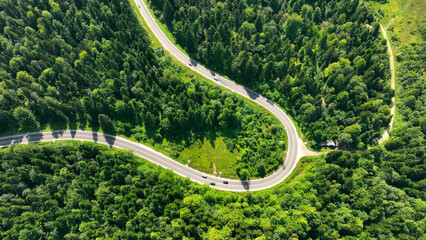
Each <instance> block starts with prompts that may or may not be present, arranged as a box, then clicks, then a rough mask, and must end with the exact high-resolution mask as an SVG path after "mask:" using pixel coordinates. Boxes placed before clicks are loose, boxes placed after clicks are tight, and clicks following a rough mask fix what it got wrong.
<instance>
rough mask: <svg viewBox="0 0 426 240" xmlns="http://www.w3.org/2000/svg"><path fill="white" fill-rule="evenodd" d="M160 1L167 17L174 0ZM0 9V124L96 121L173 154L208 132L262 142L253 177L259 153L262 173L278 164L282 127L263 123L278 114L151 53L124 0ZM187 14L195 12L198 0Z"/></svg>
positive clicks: (238, 143) (247, 145) (0, 130)
mask: <svg viewBox="0 0 426 240" xmlns="http://www.w3.org/2000/svg"><path fill="white" fill-rule="evenodd" d="M161 4H162V7H164V10H165V13H166V14H165V17H166V18H169V17H170V18H173V14H174V13H173V12H170V11H173V8H172V7H173V6H172V5H171V4H170V3H169V2H164V3H161ZM0 9H2V10H1V12H2V14H1V16H0V28H1V29H6V31H5V32H2V33H1V35H0V120H1V124H0V134H2V135H5V134H12V133H16V132H17V131H28V130H37V129H45V128H50V129H63V128H67V127H68V128H71V129H75V128H82V129H86V128H90V129H93V130H99V129H101V130H102V131H104V132H108V133H112V134H122V135H125V136H128V137H130V136H131V135H134V137H135V139H137V140H138V141H143V142H148V143H149V144H151V145H157V147H158V148H163V150H164V151H165V152H167V153H169V154H170V155H171V156H172V157H175V158H178V157H179V154H180V152H181V151H182V150H183V149H184V148H186V147H188V146H191V145H193V144H196V143H197V142H199V141H203V140H204V139H205V137H206V136H207V135H210V136H213V137H212V139H211V140H212V141H214V140H215V138H217V137H220V138H225V139H226V142H228V143H229V144H227V146H229V148H228V149H226V151H228V153H229V154H230V155H231V154H235V155H237V156H238V155H241V153H240V152H241V151H242V150H243V149H249V150H252V151H253V152H259V149H267V150H268V151H263V152H262V153H259V154H258V155H256V158H253V159H251V161H252V162H251V163H250V166H248V169H249V171H250V175H251V176H253V177H259V175H258V174H257V170H256V167H255V166H256V164H257V163H259V162H263V163H265V164H266V165H267V166H268V167H267V168H266V171H267V173H270V172H271V171H273V170H274V169H277V168H278V167H279V166H280V165H281V164H282V160H283V155H284V151H285V147H284V146H280V147H277V146H276V144H275V143H274V141H275V140H277V141H284V140H285V134H284V133H285V132H284V130H283V129H281V131H280V132H275V133H272V131H271V129H272V125H275V124H278V122H277V121H276V120H275V119H273V118H271V117H270V116H269V115H265V114H264V113H263V112H261V111H260V110H259V109H256V108H255V107H253V106H250V105H248V104H246V103H245V101H244V100H243V98H241V97H236V96H235V95H234V94H231V93H229V92H224V91H222V90H221V89H220V88H219V87H215V86H212V85H210V84H207V83H205V82H203V81H201V80H200V79H199V78H197V77H194V76H192V75H189V74H186V73H184V72H183V69H182V68H181V67H180V66H179V65H177V64H175V63H173V62H172V61H171V59H170V58H167V57H162V58H160V57H158V56H157V55H156V53H155V51H154V50H153V49H152V47H151V45H150V41H149V39H148V38H147V35H146V32H145V31H144V30H143V29H142V28H141V26H140V24H139V22H138V21H137V19H136V17H135V15H134V12H133V9H132V8H131V6H130V4H129V3H128V2H120V1H110V0H102V1H101V0H96V1H89V2H88V1H78V0H75V1H64V0H58V1H42V2H38V1H36V2H29V3H28V2H24V1H19V3H15V1H11V0H6V1H1V2H0ZM170 13H171V16H170V15H169V14H170ZM189 14H190V17H191V18H197V17H198V13H197V9H196V8H191V9H190V10H189ZM224 28H225V26H224ZM224 32H226V31H225V29H224ZM188 33H189V34H192V33H191V32H188ZM185 34H186V33H185ZM184 36H185V37H186V36H187V35H184ZM186 39H188V38H186ZM188 44H189V45H190V46H195V44H194V43H190V41H189V40H188ZM217 54H218V55H222V53H217ZM246 137H247V138H253V139H256V141H251V142H246V141H244V140H243V139H244V138H246ZM240 139H241V140H240ZM163 142H167V143H168V144H167V145H165V146H163ZM182 142H185V143H186V144H185V145H182ZM239 164H240V163H237V166H236V167H238V165H239ZM202 170H203V171H208V170H209V168H206V169H202ZM218 171H220V169H219V170H218ZM231 175H232V176H236V175H237V172H236V171H235V170H234V172H233V174H231Z"/></svg>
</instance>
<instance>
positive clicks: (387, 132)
mask: <svg viewBox="0 0 426 240" xmlns="http://www.w3.org/2000/svg"><path fill="white" fill-rule="evenodd" d="M393 20H395V18H392V20H391V21H389V22H390V23H388V24H387V25H386V28H387V27H389V25H390V24H391V23H392V22H393ZM386 28H384V27H383V25H382V24H380V30H381V32H382V34H383V37H384V38H385V39H386V45H387V46H388V54H389V63H390V70H391V89H392V90H394V91H395V61H394V58H393V52H392V46H391V44H390V42H389V39H388V36H387V34H386ZM391 114H392V118H391V121H390V123H389V126H388V127H387V128H386V131H385V132H384V133H383V136H382V137H381V138H380V139H379V144H381V143H382V142H383V141H386V140H387V139H388V138H389V134H390V132H391V130H392V126H393V121H394V120H395V97H393V98H392V103H391Z"/></svg>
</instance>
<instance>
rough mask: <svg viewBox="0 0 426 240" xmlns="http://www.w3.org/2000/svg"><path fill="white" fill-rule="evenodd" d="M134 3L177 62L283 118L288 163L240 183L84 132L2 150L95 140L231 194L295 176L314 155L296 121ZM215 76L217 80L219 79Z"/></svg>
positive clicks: (2, 141)
mask: <svg viewBox="0 0 426 240" xmlns="http://www.w3.org/2000/svg"><path fill="white" fill-rule="evenodd" d="M134 1H135V3H136V5H137V6H138V8H139V10H140V12H141V14H142V16H143V17H144V19H145V21H146V22H147V24H148V26H149V27H150V28H151V30H152V32H153V33H154V35H155V36H156V37H157V38H158V40H159V41H160V42H161V43H162V45H163V47H164V48H165V49H166V50H168V51H169V52H170V54H172V55H173V56H174V57H176V59H178V60H179V61H181V62H182V63H184V64H189V63H191V64H192V66H191V69H192V70H193V71H195V72H197V73H199V74H201V75H203V76H204V77H206V78H207V79H210V80H212V81H214V82H216V83H218V84H220V85H222V86H224V87H226V88H228V89H230V90H231V91H233V92H236V93H238V94H240V95H242V96H244V97H246V98H248V99H251V100H252V101H254V102H256V103H257V104H259V105H261V106H263V107H264V108H266V109H267V110H268V111H270V112H271V113H272V114H274V115H275V116H276V117H277V118H278V119H279V121H280V122H281V123H282V124H283V125H284V128H285V129H286V132H287V141H288V149H287V157H286V160H285V162H284V164H283V165H282V166H281V167H280V168H279V169H278V170H277V171H276V172H274V173H273V174H272V175H270V176H268V177H265V178H262V179H256V180H249V181H240V180H231V179H224V178H218V177H216V176H213V175H208V174H206V175H207V178H203V177H201V175H202V173H201V172H199V171H197V170H195V169H193V168H190V167H188V166H186V165H184V164H181V163H179V162H177V161H175V160H173V159H171V158H169V157H167V156H165V155H164V154H162V153H159V152H157V151H155V150H153V149H151V148H149V147H147V146H145V145H143V144H140V143H136V142H132V141H130V140H127V139H124V138H121V137H118V136H112V135H108V134H103V133H98V132H91V131H84V130H60V131H46V132H35V133H28V134H21V135H14V136H9V137H2V138H0V147H7V146H11V145H13V144H18V143H22V144H25V143H32V142H47V141H56V140H80V141H91V142H96V143H101V144H105V145H108V146H110V147H116V148H121V149H125V150H130V151H133V152H134V154H135V155H137V156H139V157H142V158H144V159H146V160H149V161H151V162H153V163H154V164H158V165H160V166H162V167H164V168H166V169H169V170H172V171H173V172H174V173H176V174H178V175H180V176H182V177H188V178H189V179H191V180H192V181H194V182H198V183H200V184H210V183H211V182H214V183H215V186H214V187H215V188H217V189H221V190H227V191H247V190H250V191H256V190H263V189H267V188H270V187H273V186H275V185H277V184H278V183H280V182H281V181H283V180H284V179H286V178H287V177H288V176H289V175H290V174H291V172H292V171H293V169H294V168H295V167H296V165H297V162H298V161H299V159H300V158H301V157H302V156H304V155H314V154H312V153H311V152H310V151H309V150H307V148H306V146H305V145H304V143H303V142H302V140H301V139H300V138H299V136H298V134H297V130H296V127H295V126H294V124H293V122H292V121H291V119H290V118H289V117H288V116H287V115H286V114H285V113H284V111H283V110H282V109H281V108H279V107H278V106H276V105H275V104H274V103H273V102H272V101H270V100H268V99H266V98H265V97H263V96H261V95H259V94H257V93H256V92H254V91H252V90H250V89H247V88H245V87H243V86H241V85H238V84H236V83H235V82H232V81H230V80H228V79H226V78H224V77H222V76H219V75H215V76H213V75H212V72H211V71H210V70H208V69H207V68H205V67H203V66H201V65H199V64H197V63H195V62H194V61H192V60H191V59H190V58H189V57H188V56H186V55H185V54H184V53H183V52H181V51H180V50H179V49H178V48H177V47H176V46H175V45H174V44H173V43H172V42H171V41H170V40H169V39H168V38H167V36H166V35H165V34H164V33H163V32H162V31H161V29H160V27H159V26H158V25H157V23H156V22H155V20H154V18H153V17H152V16H151V14H150V12H149V11H148V8H147V6H146V5H145V3H144V2H143V1H142V0H134ZM215 77H216V78H217V79H215ZM224 180H227V181H228V184H224V183H223V181H224Z"/></svg>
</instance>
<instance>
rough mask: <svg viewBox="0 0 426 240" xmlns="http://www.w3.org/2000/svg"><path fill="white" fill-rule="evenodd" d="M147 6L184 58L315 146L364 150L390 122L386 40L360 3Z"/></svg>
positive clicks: (190, 0) (233, 0) (161, 2)
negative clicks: (287, 119)
mask: <svg viewBox="0 0 426 240" xmlns="http://www.w3.org/2000/svg"><path fill="white" fill-rule="evenodd" d="M149 3H150V6H152V8H153V9H154V13H155V14H156V15H157V17H158V18H159V19H160V20H161V21H162V22H164V23H165V24H166V25H167V27H168V29H169V30H170V31H171V32H172V34H173V36H174V37H175V39H176V41H177V43H179V44H180V45H181V46H182V47H183V48H184V49H185V50H186V51H187V52H188V53H189V54H190V55H191V56H193V57H194V58H195V59H198V60H200V61H201V62H203V63H205V64H206V65H207V66H209V67H210V68H212V69H214V70H216V71H218V72H221V73H223V74H226V75H228V76H229V77H230V78H231V79H235V80H238V81H239V82H241V83H243V84H245V85H247V86H249V87H252V88H254V89H255V90H257V91H259V92H260V93H262V94H264V95H265V96H267V97H268V98H270V99H272V100H274V101H276V102H278V103H279V104H280V105H281V106H283V107H285V108H286V110H287V111H288V112H289V113H290V114H291V115H293V116H295V119H296V120H297V121H298V123H299V125H300V126H301V128H302V131H303V133H304V134H305V135H306V136H307V138H308V139H309V140H310V143H311V145H312V146H315V145H317V144H318V143H320V142H322V141H324V140H337V141H338V142H339V143H340V145H341V146H342V147H344V146H346V147H351V148H364V147H366V146H369V145H372V144H374V143H375V141H376V140H377V139H378V138H379V137H380V131H383V128H384V127H386V126H387V125H388V123H389V120H390V108H389V105H390V103H391V101H390V100H391V97H392V96H393V91H391V90H390V83H389V78H390V72H389V67H388V66H389V62H388V58H387V54H386V43H385V41H384V39H383V38H382V37H381V36H380V31H379V24H378V23H377V22H375V20H374V17H373V14H372V11H369V9H368V8H367V7H366V6H365V5H364V3H360V2H359V1H358V0H352V1H351V0H343V1H340V0H339V1H337V0H332V1H328V0H327V1H326V0H320V1H307V0H306V1H305V0H290V1H282V0H267V1H246V0H224V1H211V0H204V1H194V0H182V1H172V0H156V1H149Z"/></svg>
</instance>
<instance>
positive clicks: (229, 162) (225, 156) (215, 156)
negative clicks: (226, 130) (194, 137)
mask: <svg viewBox="0 0 426 240" xmlns="http://www.w3.org/2000/svg"><path fill="white" fill-rule="evenodd" d="M238 155H239V153H238V152H234V153H232V152H230V151H229V150H228V149H227V147H226V145H225V142H224V141H223V137H218V138H216V139H215V140H209V139H206V138H204V141H203V142H202V143H199V144H194V145H192V146H190V147H188V148H186V149H185V150H183V151H182V152H181V154H180V156H179V158H178V161H179V162H181V163H183V164H187V163H188V160H190V161H191V162H190V163H189V165H188V166H190V167H192V168H195V169H197V170H200V171H203V172H206V173H208V174H213V163H214V164H215V165H216V172H217V175H218V174H219V172H222V175H221V176H222V177H226V178H237V179H238V176H237V174H236V171H235V166H236V165H237V164H236V163H237V158H238Z"/></svg>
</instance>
